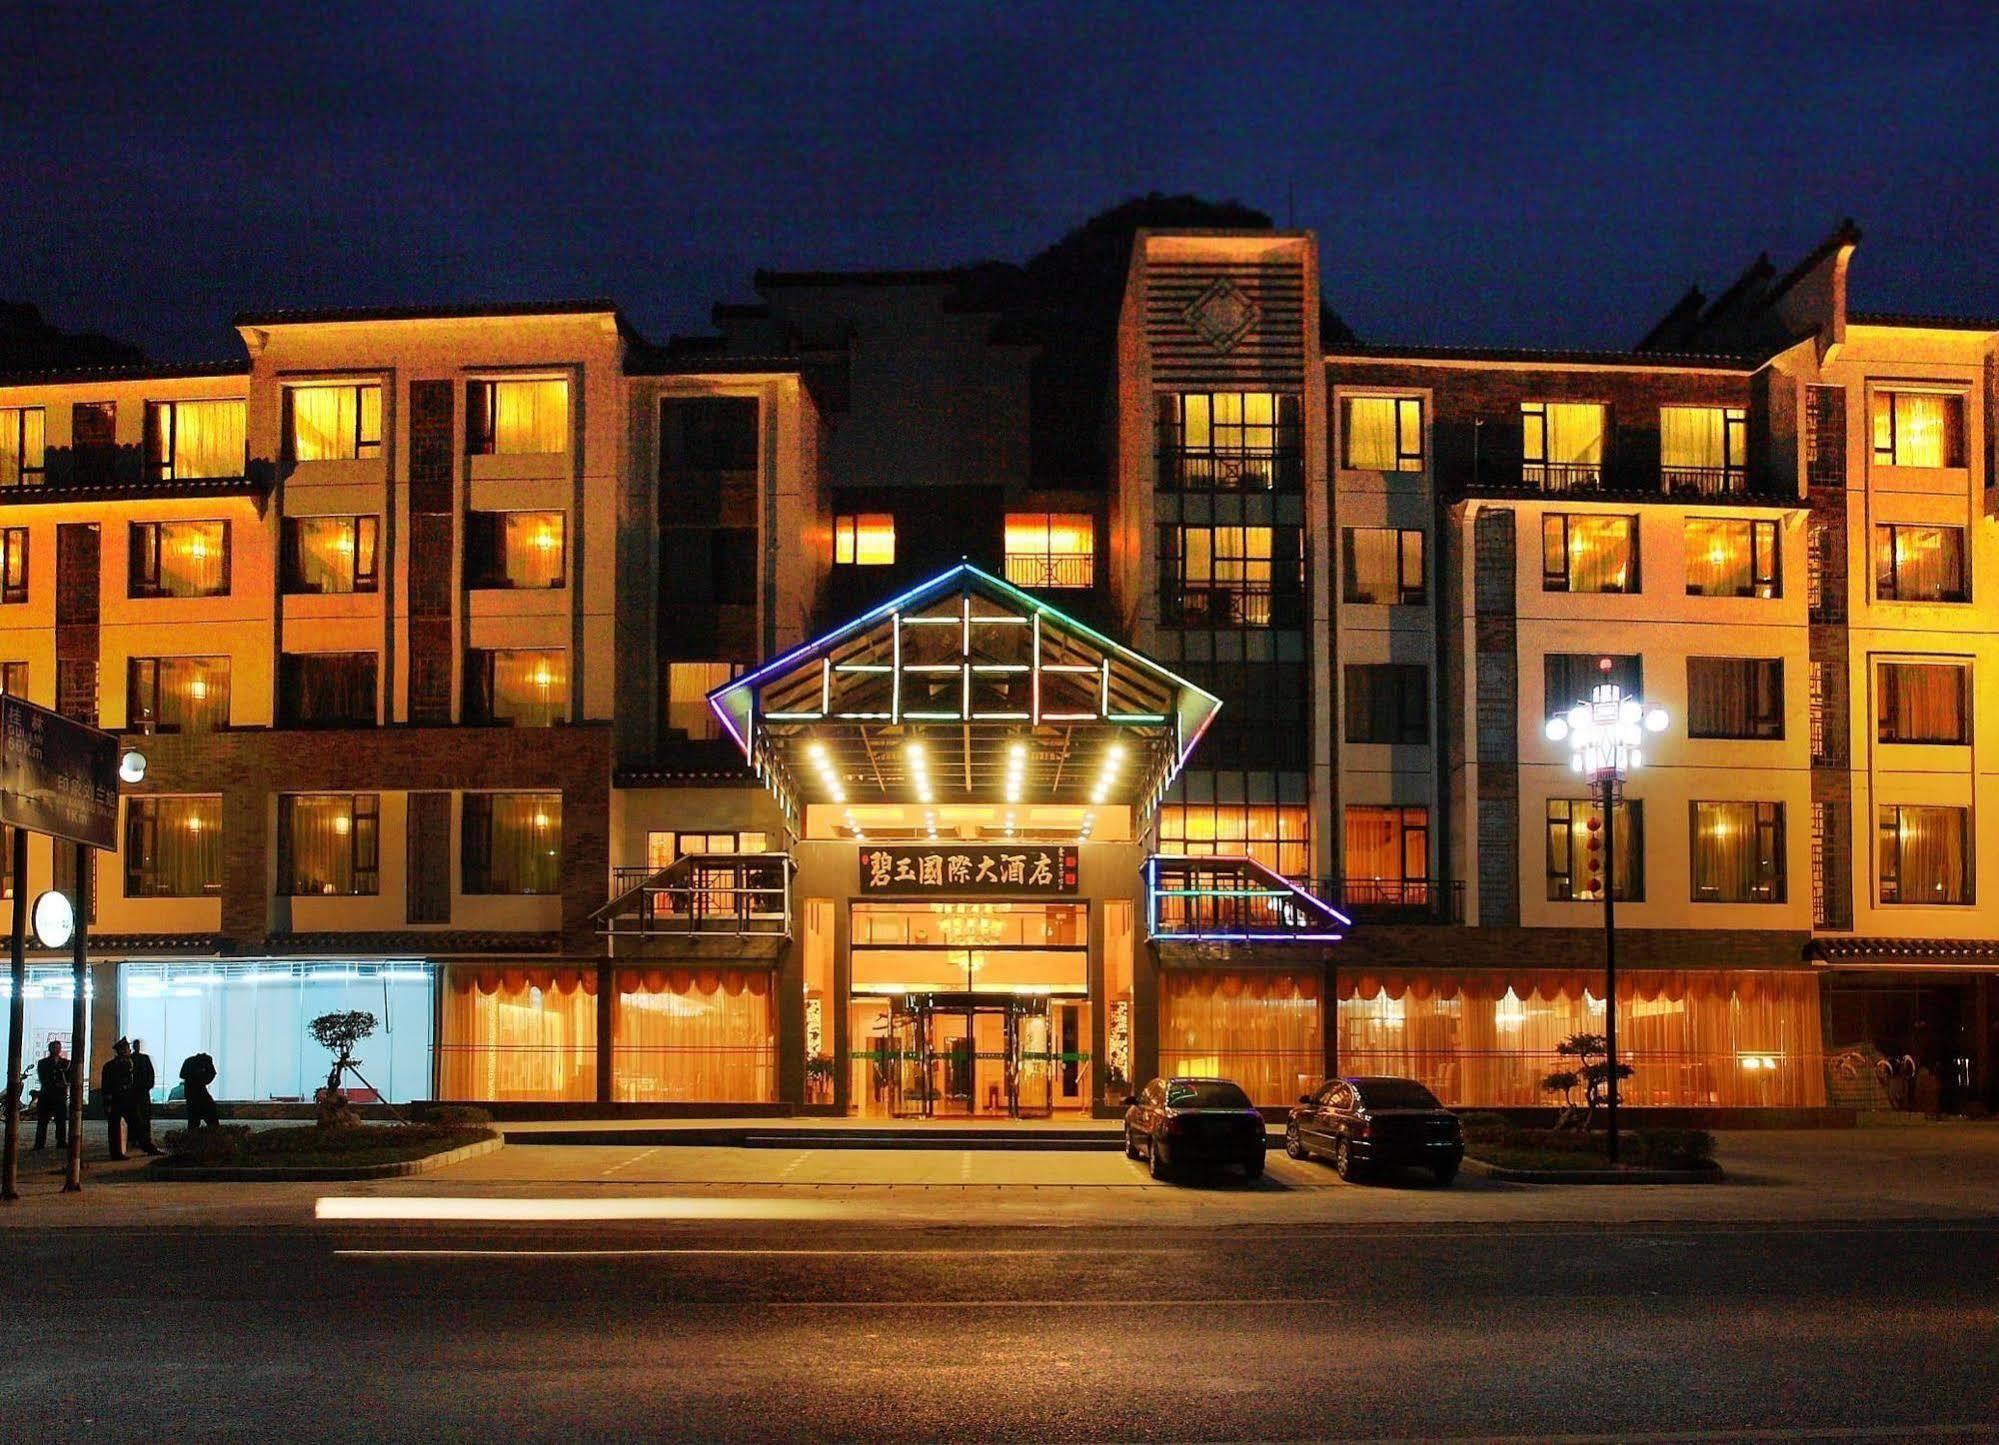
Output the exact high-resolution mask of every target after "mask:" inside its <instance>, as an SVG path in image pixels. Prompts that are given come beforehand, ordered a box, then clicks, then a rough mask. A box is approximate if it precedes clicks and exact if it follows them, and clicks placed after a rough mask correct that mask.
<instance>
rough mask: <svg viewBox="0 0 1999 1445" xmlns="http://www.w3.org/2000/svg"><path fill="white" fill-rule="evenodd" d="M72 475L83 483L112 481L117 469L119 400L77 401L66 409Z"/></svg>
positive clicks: (99, 483)
mask: <svg viewBox="0 0 1999 1445" xmlns="http://www.w3.org/2000/svg"><path fill="white" fill-rule="evenodd" d="M69 451H70V459H69V464H70V472H71V478H72V480H74V481H75V482H77V483H78V484H80V485H83V486H102V485H104V484H105V483H107V482H111V481H115V480H116V479H117V472H118V403H117V402H115V401H79V402H75V403H73V404H72V405H71V406H70V409H69Z"/></svg>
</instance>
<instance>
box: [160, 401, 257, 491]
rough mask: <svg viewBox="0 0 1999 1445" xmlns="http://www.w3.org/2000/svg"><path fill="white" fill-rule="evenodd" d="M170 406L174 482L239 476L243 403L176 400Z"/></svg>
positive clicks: (240, 471) (241, 473)
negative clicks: (197, 478) (171, 408)
mask: <svg viewBox="0 0 1999 1445" xmlns="http://www.w3.org/2000/svg"><path fill="white" fill-rule="evenodd" d="M172 405H173V432H174V435H173V445H174V451H173V474H174V478H175V480H177V481H184V480H186V479H187V478H189V477H240V476H242V475H243V465H244V450H243V411H244V407H243V403H242V402H240V401H177V402H174V403H173V404H172Z"/></svg>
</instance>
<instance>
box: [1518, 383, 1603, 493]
mask: <svg viewBox="0 0 1999 1445" xmlns="http://www.w3.org/2000/svg"><path fill="white" fill-rule="evenodd" d="M1520 425H1521V453H1520V455H1521V467H1520V481H1521V484H1522V485H1523V486H1529V487H1539V488H1541V489H1542V490H1543V491H1550V492H1559V491H1564V490H1566V489H1568V488H1571V487H1595V486H1600V485H1601V484H1602V482H1603V435H1604V409H1603V406H1602V404H1601V403H1600V402H1593V401H1528V402H1522V403H1521V404H1520Z"/></svg>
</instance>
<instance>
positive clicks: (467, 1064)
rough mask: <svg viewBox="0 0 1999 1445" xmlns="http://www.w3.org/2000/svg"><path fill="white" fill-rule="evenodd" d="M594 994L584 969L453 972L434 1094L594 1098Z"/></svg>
mask: <svg viewBox="0 0 1999 1445" xmlns="http://www.w3.org/2000/svg"><path fill="white" fill-rule="evenodd" d="M596 993H597V974H596V970H595V969H590V968H582V969H578V968H549V967H532V966H525V965H523V966H518V967H505V968H474V969H454V970H452V973H451V986H450V987H449V988H447V989H446V990H445V993H444V1030H443V1037H442V1039H441V1040H440V1042H439V1044H438V1092H439V1093H440V1094H441V1095H442V1096H443V1097H444V1098H447V1099H495V1100H516V1099H522V1100H526V1099H559V1100H575V1101H580V1102H585V1103H587V1102H589V1101H591V1100H593V1099H595V1098H596V1097H597V998H596Z"/></svg>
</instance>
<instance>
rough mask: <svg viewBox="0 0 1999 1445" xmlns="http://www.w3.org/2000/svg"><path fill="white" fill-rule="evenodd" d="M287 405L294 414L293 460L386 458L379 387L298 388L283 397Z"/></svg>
mask: <svg viewBox="0 0 1999 1445" xmlns="http://www.w3.org/2000/svg"><path fill="white" fill-rule="evenodd" d="M285 405H286V406H287V407H288V408H289V409H290V412H291V425H290V435H289V443H290V446H291V459H292V460H293V461H295V462H341V461H354V460H357V459H360V460H366V459H369V458H373V457H379V456H380V455H381V454H382V388H381V385H380V383H377V382H369V383H366V384H364V385H359V386H347V385H340V386H330V385H329V386H294V387H291V388H289V389H288V390H287V391H286V392H285Z"/></svg>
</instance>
